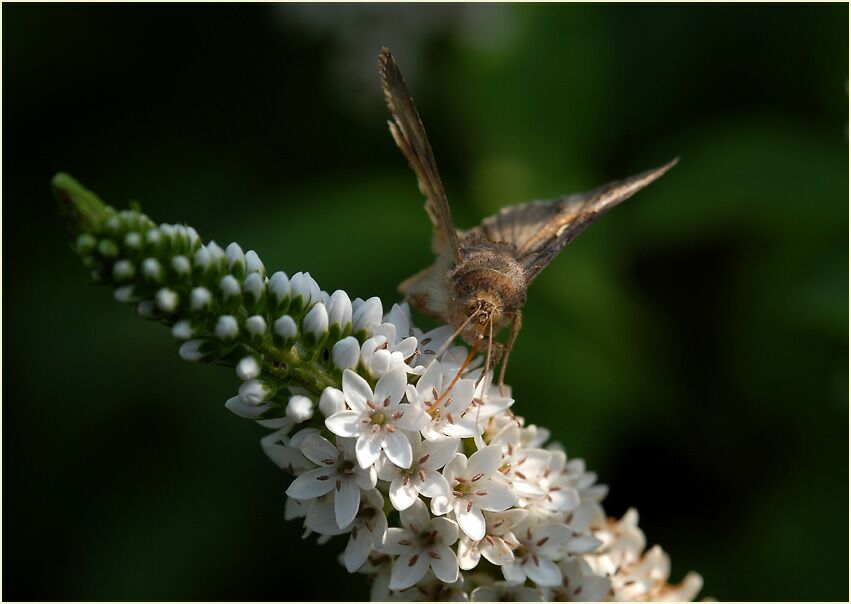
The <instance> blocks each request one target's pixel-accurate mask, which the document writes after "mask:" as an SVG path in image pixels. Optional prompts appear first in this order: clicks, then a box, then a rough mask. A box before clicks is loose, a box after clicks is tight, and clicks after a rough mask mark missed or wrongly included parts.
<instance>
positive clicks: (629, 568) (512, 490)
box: [52, 174, 702, 601]
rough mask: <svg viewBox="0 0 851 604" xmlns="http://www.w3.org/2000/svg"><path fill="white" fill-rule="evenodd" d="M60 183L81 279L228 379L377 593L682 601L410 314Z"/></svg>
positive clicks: (304, 507) (620, 529)
mask: <svg viewBox="0 0 851 604" xmlns="http://www.w3.org/2000/svg"><path fill="white" fill-rule="evenodd" d="M52 185H53V191H54V194H55V196H56V198H57V201H58V203H59V206H60V210H61V212H62V213H63V214H64V216H65V217H66V219H67V221H68V224H69V226H70V228H71V231H72V233H73V235H74V237H75V240H74V243H73V245H72V248H73V249H74V251H75V252H76V253H77V254H78V255H79V256H80V257H81V260H82V263H83V266H84V267H85V268H86V269H87V270H88V272H89V275H90V277H91V278H92V279H93V280H94V281H95V282H98V283H102V284H105V285H108V286H110V287H112V290H113V295H114V296H115V298H116V300H118V301H119V302H122V303H126V304H132V305H134V307H135V309H136V312H137V314H139V315H140V316H142V317H144V318H148V319H152V320H157V321H159V322H161V323H164V324H165V325H167V326H169V327H170V328H171V332H172V335H173V336H174V337H175V339H177V340H178V341H179V342H180V348H179V353H180V356H181V357H182V358H183V359H185V360H188V361H196V362H198V361H201V362H214V363H217V364H224V365H229V366H232V367H234V368H235V372H236V375H237V377H238V378H239V379H240V380H241V382H242V384H241V386H240V387H239V391H238V394H237V395H236V396H233V397H231V398H230V399H228V400H227V401H226V402H225V406H226V408H227V409H229V410H230V411H232V412H233V413H235V414H236V415H238V416H240V417H243V418H246V419H251V420H254V421H256V422H257V423H259V424H260V425H261V426H263V427H265V428H268V429H271V430H272V432H270V433H269V434H267V435H266V436H264V437H263V438H262V439H261V447H262V448H263V450H264V451H265V453H266V454H267V455H268V457H269V458H270V459H271V460H272V461H273V462H274V463H275V464H277V465H278V466H279V467H280V468H281V469H282V470H284V471H286V472H287V473H289V474H290V475H292V476H293V480H292V482H291V483H290V485H289V487H288V488H287V495H288V499H287V503H286V510H285V517H286V518H287V519H297V518H298V519H301V521H302V523H303V525H304V527H305V531H306V532H305V536H307V535H311V534H317V535H318V541H319V542H320V543H324V542H325V541H327V540H329V539H330V538H331V537H332V536H334V535H348V542H347V545H346V547H345V551H344V552H343V555H342V560H341V561H342V562H343V564H344V566H345V567H346V569H347V570H348V571H349V572H361V573H364V574H367V575H369V576H370V577H371V579H372V589H371V594H370V595H371V597H372V599H377V600H387V599H390V598H392V599H406V600H410V599H414V600H423V599H439V600H472V601H480V600H491V601H492V600H518V599H519V600H524V601H544V600H648V599H650V600H661V599H673V600H684V599H691V598H693V597H694V596H696V595H697V593H698V591H699V590H700V588H701V583H702V580H701V578H700V576H699V575H697V574H695V573H689V575H687V576H686V578H685V580H684V581H683V582H682V583H681V584H679V585H670V584H668V582H667V580H668V575H669V570H670V569H669V564H670V563H669V560H668V557H667V556H666V555H665V554H664V552H663V551H662V550H661V549H660V548H659V547H658V546H654V547H653V548H651V549H649V550H647V551H646V552H645V538H644V534H643V533H642V532H641V530H640V529H639V528H638V526H637V513H636V512H635V511H634V510H631V511H630V512H628V513H627V514H626V515H625V516H624V517H623V518H622V519H620V520H617V519H614V518H608V517H607V516H606V514H605V512H604V510H603V507H602V503H601V502H602V500H603V498H604V497H605V495H606V492H607V488H606V487H605V486H604V485H600V484H597V481H596V475H595V474H594V473H593V472H589V471H587V470H586V468H585V464H584V462H583V461H582V460H581V459H568V458H567V456H566V454H565V453H564V451H563V449H562V448H561V447H560V446H559V445H558V444H557V443H549V444H547V441H548V440H549V432H548V431H547V430H546V429H543V428H540V427H537V426H535V425H532V424H527V423H526V422H525V420H524V419H523V418H522V417H519V416H517V415H515V414H514V413H513V412H512V410H511V408H512V406H513V405H514V399H513V398H511V394H510V389H507V391H506V392H505V395H503V394H502V393H501V392H500V389H499V388H496V387H495V386H493V385H492V384H491V381H492V377H493V376H492V375H491V374H490V372H487V371H484V368H483V364H482V361H483V359H482V358H481V356H477V354H476V353H477V351H476V349H475V348H474V349H473V350H472V351H470V350H467V349H466V348H465V347H463V346H452V342H451V341H450V338H451V336H452V329H451V328H449V327H447V326H441V327H439V328H437V329H434V330H431V331H429V332H427V333H424V332H422V331H421V330H419V329H418V328H417V327H416V326H414V325H413V323H412V321H411V317H410V312H409V309H408V307H407V305H406V304H401V305H399V304H396V305H393V306H392V308H391V309H390V311H389V312H387V313H386V314H385V313H384V308H383V305H382V303H381V301H380V300H379V299H378V298H370V299H368V300H361V299H359V298H357V299H355V300H351V299H350V298H349V296H348V295H347V294H346V293H345V292H343V291H341V290H338V291H335V292H333V293H331V294H329V293H328V292H326V291H323V290H322V289H321V288H320V287H319V285H318V284H317V283H316V281H314V280H313V278H312V277H311V276H310V274H309V273H303V272H297V273H295V274H293V275H292V276H289V275H287V274H286V273H284V272H280V271H278V272H275V273H273V274H271V275H267V273H266V268H265V266H264V265H263V263H262V261H261V260H260V257H259V256H258V254H257V253H256V252H254V251H253V250H248V251H247V252H244V251H243V249H242V248H241V247H240V246H239V245H238V244H236V243H231V244H229V245H227V246H226V247H225V248H224V249H223V248H222V247H221V246H219V245H218V244H216V243H215V242H213V241H211V242H208V243H206V244H205V243H203V242H202V240H201V238H200V236H199V235H198V233H197V232H196V231H195V229H193V228H192V227H190V226H186V225H173V224H160V225H156V224H155V223H154V222H153V221H151V220H150V219H149V218H148V217H147V216H145V215H144V214H143V213H142V212H141V210H140V209H139V207H138V206H136V207H132V208H131V209H128V210H122V211H117V210H115V209H114V208H112V207H110V206H108V205H106V204H105V203H103V202H102V201H101V200H100V199H99V198H98V197H97V195H95V194H94V193H92V192H91V191H88V190H86V189H85V188H84V187H82V186H81V185H80V184H79V183H77V182H76V181H75V180H74V179H72V178H71V177H70V176H68V175H66V174H59V175H57V176H56V177H55V178H54V179H53V183H52Z"/></svg>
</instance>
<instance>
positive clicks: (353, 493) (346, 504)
mask: <svg viewBox="0 0 851 604" xmlns="http://www.w3.org/2000/svg"><path fill="white" fill-rule="evenodd" d="M358 506H360V489H359V488H358V485H357V484H356V483H355V481H354V480H342V481H340V487H339V488H338V489H337V492H336V495H335V497H334V515H335V516H336V517H337V526H339V527H340V528H343V527H344V526H348V525H349V524H350V523H351V522H352V520H354V519H355V516H356V515H357V513H358Z"/></svg>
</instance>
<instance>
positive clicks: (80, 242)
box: [74, 233, 98, 256]
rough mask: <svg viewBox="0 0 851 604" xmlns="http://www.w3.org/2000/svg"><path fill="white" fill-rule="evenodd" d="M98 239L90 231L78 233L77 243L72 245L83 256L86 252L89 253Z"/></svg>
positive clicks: (95, 245)
mask: <svg viewBox="0 0 851 604" xmlns="http://www.w3.org/2000/svg"><path fill="white" fill-rule="evenodd" d="M97 244H98V240H97V239H95V238H94V235H91V234H90V233H80V234H79V235H78V236H77V243H76V245H75V246H74V249H75V250H76V252H77V253H78V254H80V255H81V256H85V255H86V254H91V253H92V252H93V251H94V250H95V248H96V247H97Z"/></svg>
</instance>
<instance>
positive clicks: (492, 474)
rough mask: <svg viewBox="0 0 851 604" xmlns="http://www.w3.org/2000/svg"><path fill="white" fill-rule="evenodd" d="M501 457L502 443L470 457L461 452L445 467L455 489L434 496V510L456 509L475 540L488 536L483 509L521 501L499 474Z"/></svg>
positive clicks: (503, 507) (497, 508)
mask: <svg viewBox="0 0 851 604" xmlns="http://www.w3.org/2000/svg"><path fill="white" fill-rule="evenodd" d="M501 459H502V454H501V452H500V447H498V446H491V447H485V448H484V449H479V450H478V451H476V452H475V453H473V454H472V455H471V456H470V459H467V457H466V456H465V455H463V454H461V453H457V454H456V455H455V457H453V458H452V460H451V461H450V462H449V463H448V464H446V467H445V468H443V476H444V478H446V481H447V482H448V483H449V488H450V489H451V493H450V495H449V496H448V497H442V496H440V497H435V498H433V499H432V500H431V509H432V512H434V513H435V514H445V513H447V512H448V511H450V510H452V511H454V512H455V517H456V518H457V520H458V525H459V526H460V527H461V530H463V531H464V533H466V535H467V536H468V537H470V539H472V540H473V541H481V540H482V539H483V538H484V536H485V517H484V515H482V510H487V511H489V512H502V511H504V510H507V509H508V508H510V507H511V506H512V505H514V503H515V502H516V501H517V496H516V495H515V494H514V493H512V492H511V489H510V488H508V486H507V485H506V484H505V483H504V482H503V481H502V480H500V479H499V478H498V477H499V476H501V475H500V474H499V473H498V472H497V468H498V467H499V463H500V460H501Z"/></svg>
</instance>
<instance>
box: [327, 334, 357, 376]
mask: <svg viewBox="0 0 851 604" xmlns="http://www.w3.org/2000/svg"><path fill="white" fill-rule="evenodd" d="M331 358H332V359H334V365H335V366H336V367H337V368H338V369H354V368H355V367H357V364H358V359H360V343H359V342H358V341H357V339H355V338H353V337H352V336H349V337H347V338H343V339H342V340H340V341H339V342H337V343H336V344H334V348H332V349H331Z"/></svg>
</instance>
